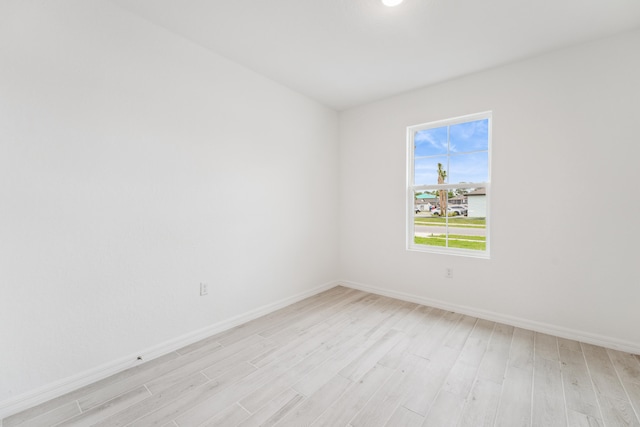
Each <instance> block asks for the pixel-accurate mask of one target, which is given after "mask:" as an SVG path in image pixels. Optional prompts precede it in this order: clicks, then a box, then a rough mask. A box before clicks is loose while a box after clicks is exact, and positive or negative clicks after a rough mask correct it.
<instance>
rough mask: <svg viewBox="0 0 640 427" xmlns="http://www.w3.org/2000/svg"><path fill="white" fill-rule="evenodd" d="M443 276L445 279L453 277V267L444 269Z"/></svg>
mask: <svg viewBox="0 0 640 427" xmlns="http://www.w3.org/2000/svg"><path fill="white" fill-rule="evenodd" d="M444 277H446V278H447V279H453V268H451V267H447V268H446V269H445V271H444Z"/></svg>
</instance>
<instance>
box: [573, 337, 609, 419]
mask: <svg viewBox="0 0 640 427" xmlns="http://www.w3.org/2000/svg"><path fill="white" fill-rule="evenodd" d="M579 344H580V353H581V354H582V358H583V360H584V364H585V366H586V367H587V373H588V374H589V381H591V389H592V390H593V392H594V395H595V397H596V404H597V405H598V413H599V414H600V419H601V420H602V422H603V423H605V425H606V421H605V417H604V413H603V412H602V405H601V403H600V399H601V397H600V396H599V395H598V393H597V392H596V390H597V388H596V383H595V381H594V380H593V375H592V374H591V368H590V367H589V362H588V361H587V355H586V354H585V352H584V346H583V345H582V343H579Z"/></svg>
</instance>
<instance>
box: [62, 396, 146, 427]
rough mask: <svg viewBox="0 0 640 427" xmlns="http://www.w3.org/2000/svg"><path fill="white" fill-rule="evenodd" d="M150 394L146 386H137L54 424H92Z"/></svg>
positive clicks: (65, 425)
mask: <svg viewBox="0 0 640 427" xmlns="http://www.w3.org/2000/svg"><path fill="white" fill-rule="evenodd" d="M150 395H151V393H149V390H147V389H146V387H139V388H137V389H135V390H131V391H129V392H127V393H125V394H123V395H120V396H118V397H116V398H114V399H112V400H110V401H108V402H106V403H103V404H102V405H99V406H96V407H94V408H91V409H90V410H88V411H86V412H83V413H81V414H79V415H76V416H75V417H73V418H69V419H68V420H66V421H63V422H61V423H59V424H55V426H59V427H67V426H92V425H94V424H97V423H99V422H100V421H102V420H103V419H105V418H107V417H109V416H111V415H113V414H116V413H118V412H120V411H123V410H126V409H127V408H129V407H130V406H131V405H133V404H135V403H137V402H140V401H141V400H144V399H146V398H147V397H149V396H150Z"/></svg>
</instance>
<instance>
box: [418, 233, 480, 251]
mask: <svg viewBox="0 0 640 427" xmlns="http://www.w3.org/2000/svg"><path fill="white" fill-rule="evenodd" d="M461 239H464V240H461ZM413 241H414V242H415V243H416V244H418V245H427V246H442V247H445V246H447V241H446V239H445V238H444V235H443V234H439V235H435V236H433V237H418V236H415V237H414V240H413ZM449 247H450V248H460V249H473V250H476V251H484V250H486V249H487V243H486V238H485V237H484V236H464V235H460V234H451V235H449Z"/></svg>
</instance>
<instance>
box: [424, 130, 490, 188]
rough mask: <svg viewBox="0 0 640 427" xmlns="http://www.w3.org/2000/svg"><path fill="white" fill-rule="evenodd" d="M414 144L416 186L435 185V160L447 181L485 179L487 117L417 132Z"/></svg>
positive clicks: (486, 167)
mask: <svg viewBox="0 0 640 427" xmlns="http://www.w3.org/2000/svg"><path fill="white" fill-rule="evenodd" d="M447 130H448V133H449V135H448V136H447ZM414 144H415V184H416V185H422V184H437V183H438V172H437V170H438V163H442V165H443V167H444V168H445V170H446V171H447V177H448V179H447V181H448V183H449V184H455V183H459V182H485V181H488V171H489V162H488V156H489V155H488V147H489V120H488V119H484V120H476V121H472V122H466V123H460V124H456V125H451V126H443V127H437V128H431V129H426V130H421V131H418V132H416V133H415V135H414ZM447 153H449V156H447Z"/></svg>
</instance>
